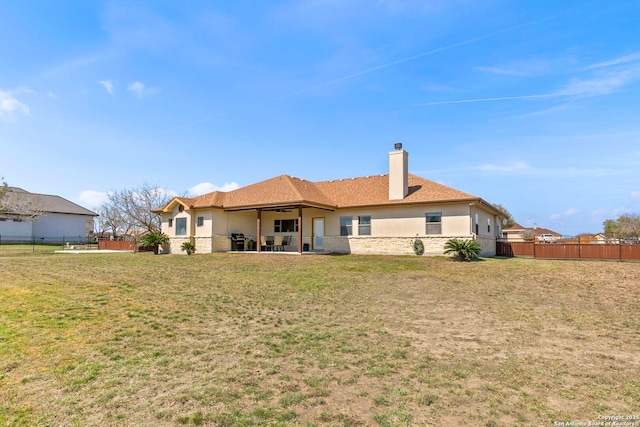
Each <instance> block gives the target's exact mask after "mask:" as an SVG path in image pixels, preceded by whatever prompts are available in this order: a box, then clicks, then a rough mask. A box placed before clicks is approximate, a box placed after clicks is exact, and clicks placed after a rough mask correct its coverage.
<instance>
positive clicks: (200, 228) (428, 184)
mask: <svg viewBox="0 0 640 427" xmlns="http://www.w3.org/2000/svg"><path fill="white" fill-rule="evenodd" d="M401 147H402V146H401V145H400V144H398V146H397V147H396V150H395V151H392V152H390V153H389V174H385V175H376V176H366V177H360V178H347V179H337V180H331V181H322V182H311V181H306V180H304V179H300V178H294V177H291V176H288V175H280V176H277V177H275V178H271V179H268V180H266V181H262V182H258V183H256V184H252V185H249V186H246V187H242V188H239V189H237V190H234V191H230V192H219V191H216V192H213V193H209V194H205V195H202V196H198V197H194V198H184V197H176V198H174V199H173V200H171V201H170V202H169V203H168V204H167V205H166V206H164V207H163V208H161V209H158V210H157V211H155V212H157V213H159V214H161V216H162V231H163V232H164V233H166V234H167V235H168V236H169V238H170V245H169V248H164V249H165V252H170V253H181V251H180V246H181V244H182V243H183V242H185V241H191V242H193V243H194V244H195V245H196V248H197V253H208V252H220V251H228V250H230V249H231V248H232V242H231V237H232V235H234V234H235V233H241V234H243V235H244V237H245V239H247V240H252V241H255V242H256V250H261V249H262V250H264V249H267V248H266V247H265V248H261V246H262V245H261V242H262V243H264V241H265V240H267V239H270V238H271V237H273V238H274V239H275V240H276V241H278V240H279V238H280V237H282V238H284V240H285V242H286V241H287V240H288V238H290V240H291V241H290V245H288V246H287V247H285V248H284V249H285V250H288V251H297V252H303V251H315V252H336V253H355V254H413V249H412V246H411V242H412V240H413V239H414V238H416V237H419V238H420V239H422V241H423V243H424V246H425V254H431V255H433V254H442V253H443V246H444V244H445V242H446V241H447V240H449V239H451V238H454V237H455V238H463V239H477V240H478V241H479V242H480V243H481V245H482V248H483V254H484V255H485V256H492V255H495V247H496V237H497V236H500V233H501V230H500V224H501V223H500V220H501V213H500V211H498V210H497V209H496V208H495V207H494V206H493V205H491V204H489V203H487V202H486V201H484V200H482V199H481V198H479V197H477V196H472V195H470V194H467V193H464V192H462V191H458V190H455V189H453V188H450V187H447V186H444V185H442V184H438V183H436V182H433V181H430V180H428V179H424V178H421V177H419V176H417V175H413V174H410V173H409V172H408V157H409V155H408V153H407V152H406V151H404V150H402V148H401Z"/></svg>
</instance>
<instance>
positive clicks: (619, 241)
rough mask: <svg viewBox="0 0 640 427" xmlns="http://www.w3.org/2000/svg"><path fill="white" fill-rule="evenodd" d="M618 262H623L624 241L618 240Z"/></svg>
mask: <svg viewBox="0 0 640 427" xmlns="http://www.w3.org/2000/svg"><path fill="white" fill-rule="evenodd" d="M618 260H620V262H622V240H620V239H618Z"/></svg>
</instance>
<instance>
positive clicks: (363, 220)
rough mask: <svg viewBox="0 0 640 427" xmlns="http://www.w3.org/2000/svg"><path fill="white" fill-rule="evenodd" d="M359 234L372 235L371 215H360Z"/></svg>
mask: <svg viewBox="0 0 640 427" xmlns="http://www.w3.org/2000/svg"><path fill="white" fill-rule="evenodd" d="M358 235H360V236H370V235H371V215H366V216H359V217H358Z"/></svg>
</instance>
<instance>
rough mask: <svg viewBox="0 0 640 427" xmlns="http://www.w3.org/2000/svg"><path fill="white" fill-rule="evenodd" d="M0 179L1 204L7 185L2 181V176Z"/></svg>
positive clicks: (0, 203) (0, 204)
mask: <svg viewBox="0 0 640 427" xmlns="http://www.w3.org/2000/svg"><path fill="white" fill-rule="evenodd" d="M0 181H2V184H0V206H2V198H3V197H4V195H5V194H6V193H7V189H8V188H9V187H8V186H7V183H6V182H4V178H0Z"/></svg>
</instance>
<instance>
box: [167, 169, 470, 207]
mask: <svg viewBox="0 0 640 427" xmlns="http://www.w3.org/2000/svg"><path fill="white" fill-rule="evenodd" d="M408 184H409V194H408V195H407V196H406V197H405V198H404V199H402V200H389V175H387V174H385V175H375V176H366V177H359V178H346V179H338V180H331V181H320V182H311V181H307V180H304V179H300V178H294V177H292V176H289V175H280V176H277V177H274V178H271V179H267V180H265V181H261V182H258V183H255V184H252V185H248V186H246V187H242V188H238V189H236V190H233V191H229V192H220V191H214V192H212V193H208V194H204V195H202V196H198V197H193V198H185V197H179V198H176V199H174V200H178V201H180V202H181V203H183V204H185V205H187V206H190V207H192V208H206V207H219V208H224V209H243V208H246V209H250V208H252V207H257V206H277V205H291V204H306V205H315V206H319V207H327V208H346V207H360V206H383V205H397V204H407V203H429V202H451V201H457V202H460V201H467V200H479V197H476V196H473V195H471V194H468V193H465V192H462V191H459V190H456V189H453V188H451V187H447V186H446V185H442V184H438V183H437V182H434V181H430V180H428V179H425V178H422V177H419V176H417V175H413V174H409V175H408Z"/></svg>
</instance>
